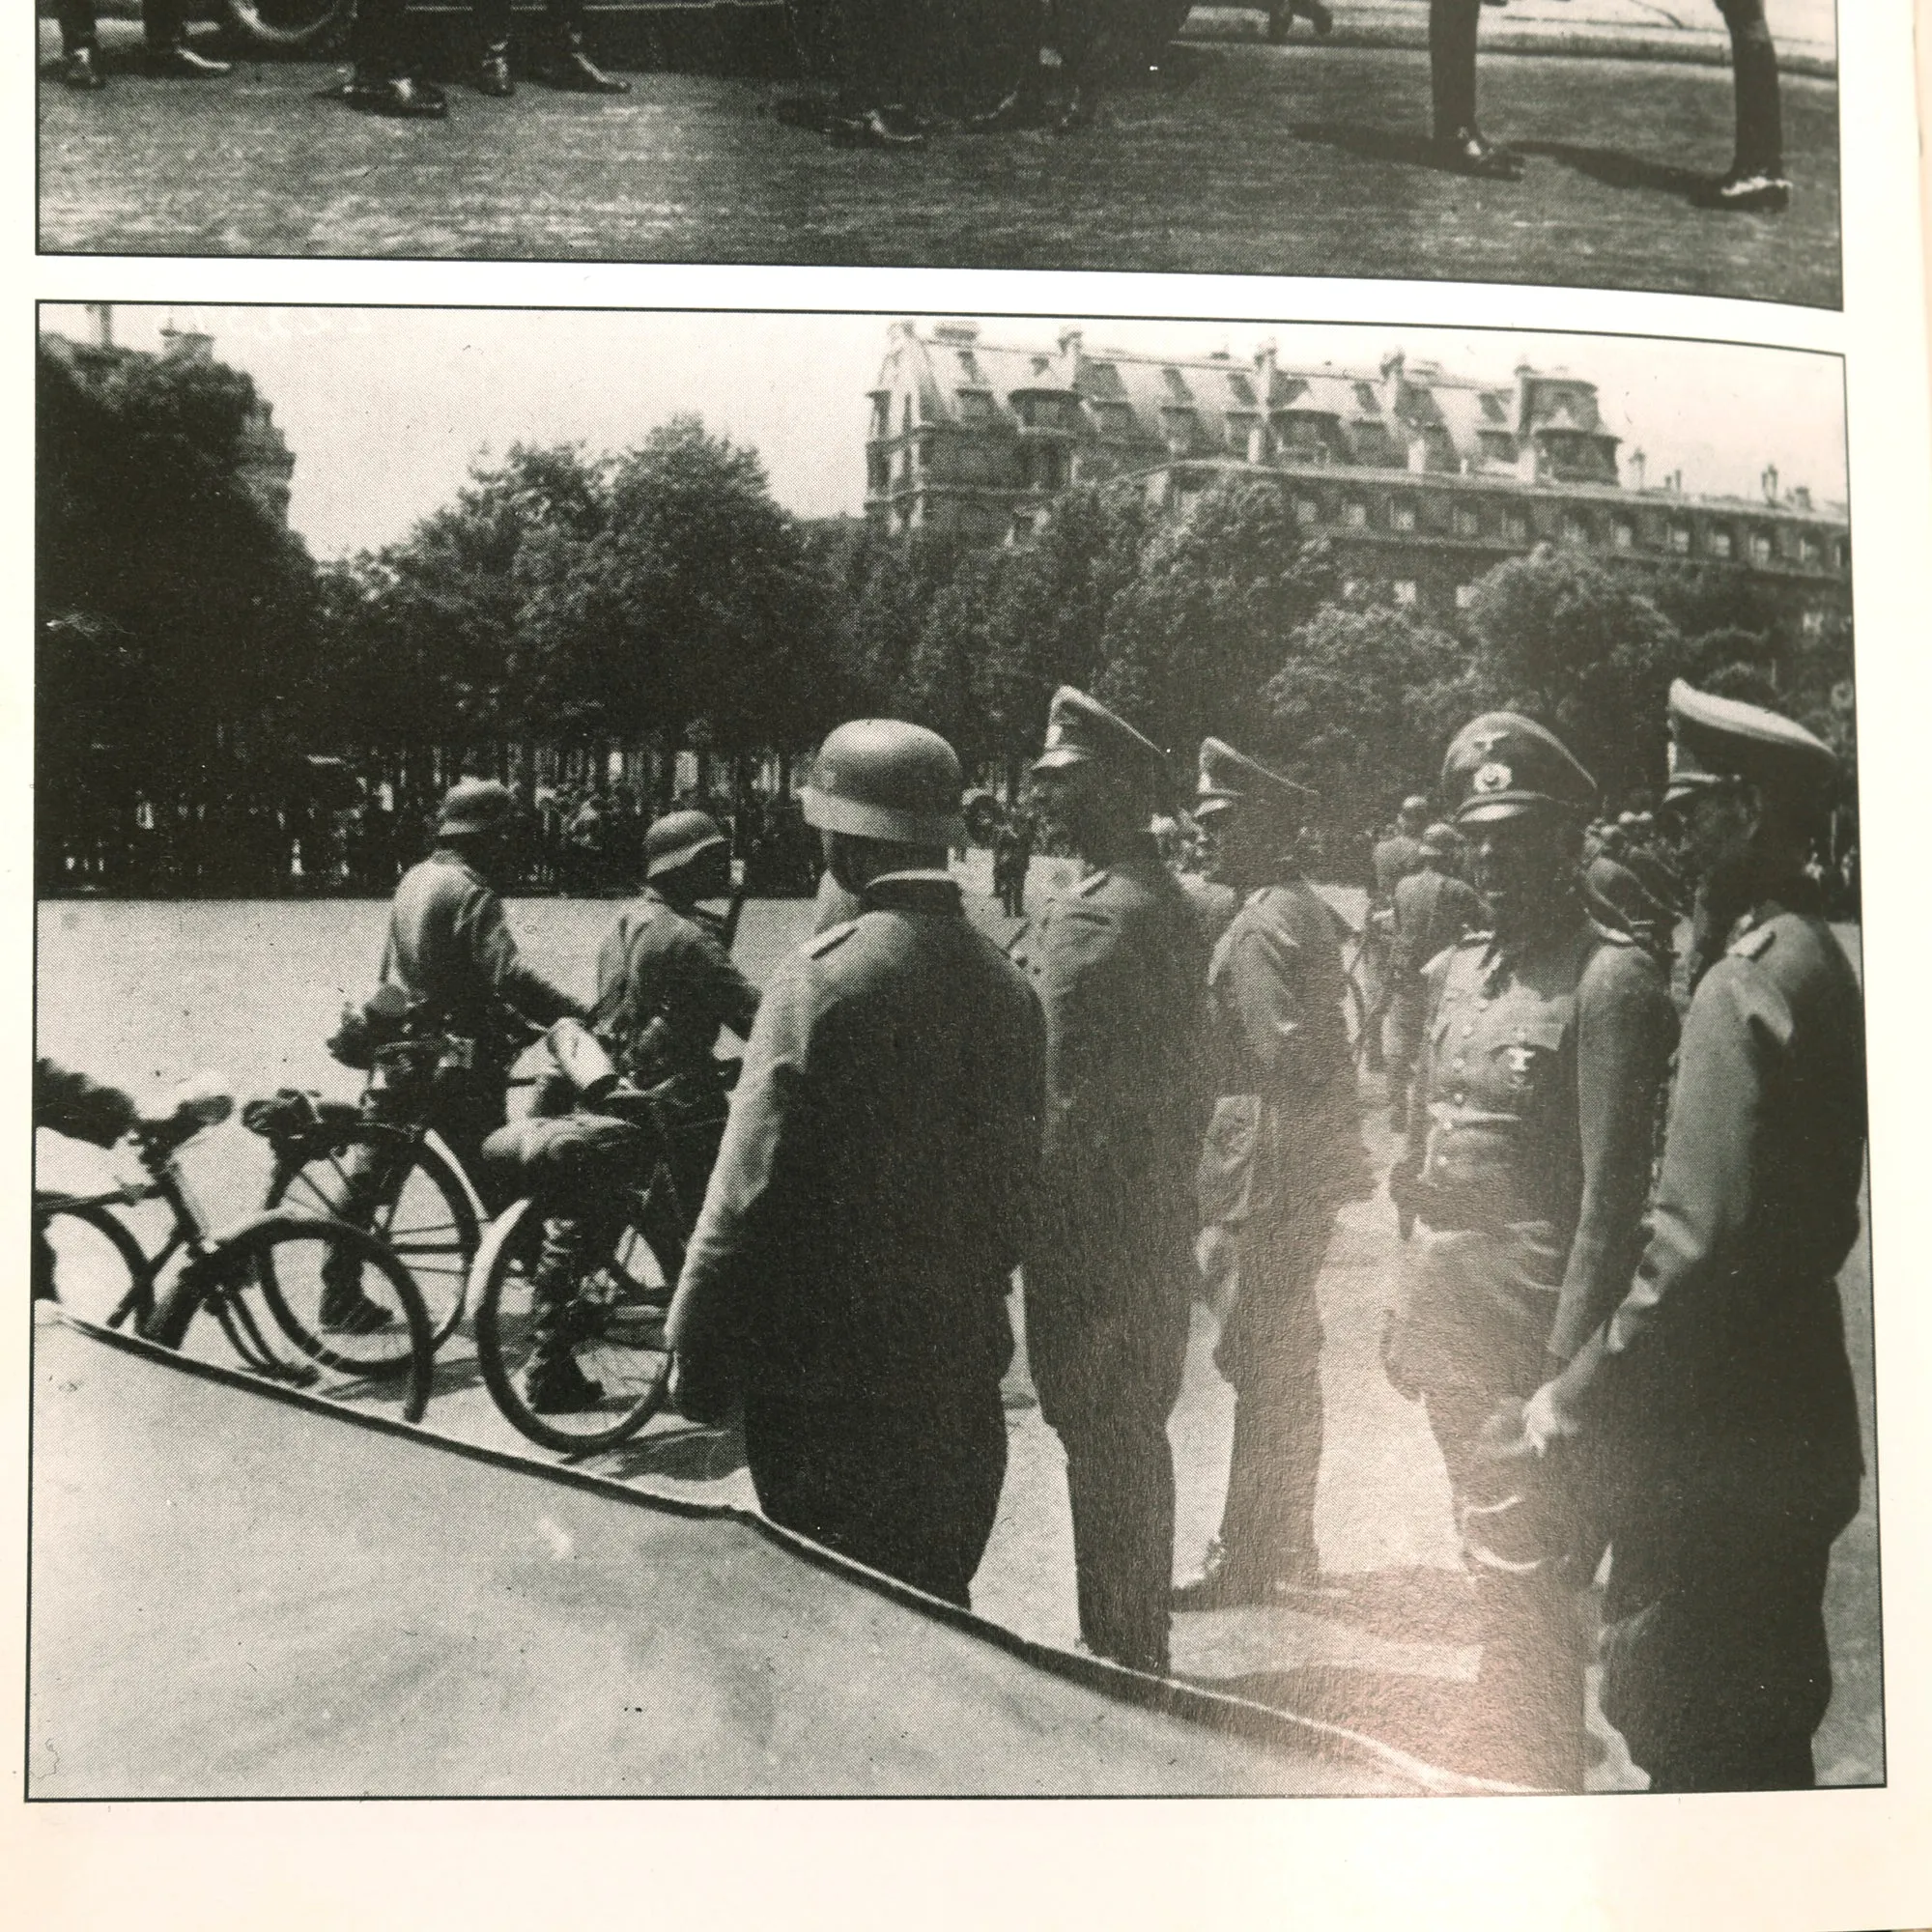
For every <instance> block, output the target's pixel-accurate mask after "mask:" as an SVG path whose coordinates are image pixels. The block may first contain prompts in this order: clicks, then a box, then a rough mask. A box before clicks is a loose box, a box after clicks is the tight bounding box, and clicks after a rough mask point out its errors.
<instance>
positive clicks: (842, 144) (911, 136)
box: [825, 107, 925, 150]
mask: <svg viewBox="0 0 1932 1932" xmlns="http://www.w3.org/2000/svg"><path fill="white" fill-rule="evenodd" d="M895 112H900V113H902V112H903V110H902V109H899V110H895V109H892V108H886V107H868V108H867V110H866V111H865V112H864V113H863V114H858V115H853V116H850V117H841V118H835V119H833V120H831V121H829V122H827V123H826V128H825V138H826V140H827V142H828V143H829V144H830V145H831V146H833V147H835V148H890V149H895V150H900V149H908V148H923V147H924V146H925V136H924V135H923V134H921V133H918V132H915V131H914V130H912V129H911V128H906V127H904V126H903V125H902V124H899V125H895V122H894V121H893V120H891V119H889V118H888V116H889V115H892V114H894V113H895Z"/></svg>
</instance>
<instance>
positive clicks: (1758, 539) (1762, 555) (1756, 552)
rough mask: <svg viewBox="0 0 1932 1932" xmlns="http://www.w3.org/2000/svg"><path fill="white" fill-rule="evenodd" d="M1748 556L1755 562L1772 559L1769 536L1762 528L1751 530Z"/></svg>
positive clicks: (1760, 562) (1765, 561)
mask: <svg viewBox="0 0 1932 1932" xmlns="http://www.w3.org/2000/svg"><path fill="white" fill-rule="evenodd" d="M1750 558H1751V561H1752V562H1753V563H1757V564H1765V563H1769V562H1770V561H1771V559H1772V546H1771V538H1770V537H1769V536H1767V535H1766V534H1765V532H1764V531H1763V530H1753V531H1752V532H1751V540H1750Z"/></svg>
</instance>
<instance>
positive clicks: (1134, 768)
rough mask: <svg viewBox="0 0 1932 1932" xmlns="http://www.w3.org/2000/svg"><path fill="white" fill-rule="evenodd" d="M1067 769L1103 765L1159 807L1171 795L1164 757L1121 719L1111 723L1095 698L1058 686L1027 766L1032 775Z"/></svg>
mask: <svg viewBox="0 0 1932 1932" xmlns="http://www.w3.org/2000/svg"><path fill="white" fill-rule="evenodd" d="M1068 765H1103V766H1105V767H1106V768H1107V769H1108V770H1109V771H1112V772H1115V773H1117V774H1119V775H1120V776H1122V777H1123V778H1128V779H1132V780H1136V781H1139V782H1140V783H1141V784H1142V785H1143V786H1144V787H1145V789H1146V790H1147V793H1148V795H1149V797H1150V798H1151V799H1152V800H1154V801H1156V802H1163V803H1164V802H1165V801H1166V800H1167V799H1169V798H1170V797H1171V796H1172V794H1173V790H1174V774H1173V773H1172V771H1170V770H1169V768H1168V762H1167V754H1166V753H1164V752H1163V751H1162V750H1161V749H1160V747H1159V746H1158V745H1156V744H1155V743H1154V742H1153V740H1152V739H1151V738H1144V737H1142V736H1141V734H1140V733H1139V732H1138V731H1136V730H1135V729H1134V727H1133V726H1132V725H1129V724H1128V723H1127V722H1126V720H1125V719H1124V718H1116V717H1115V716H1114V714H1113V713H1112V712H1111V711H1109V710H1108V709H1107V707H1106V706H1105V705H1104V704H1102V703H1100V702H1099V701H1098V699H1096V698H1092V697H1089V696H1087V694H1086V693H1085V692H1084V691H1076V690H1074V688H1073V687H1072V686H1071V685H1070V684H1063V685H1062V686H1061V687H1060V689H1059V690H1058V691H1056V692H1055V693H1054V694H1053V702H1052V704H1051V705H1050V706H1049V707H1048V709H1047V714H1046V743H1045V744H1044V746H1042V747H1041V749H1040V754H1039V756H1038V757H1037V758H1036V759H1035V760H1034V761H1033V769H1034V770H1035V771H1037V772H1052V771H1064V770H1065V768H1066V767H1067V766H1068Z"/></svg>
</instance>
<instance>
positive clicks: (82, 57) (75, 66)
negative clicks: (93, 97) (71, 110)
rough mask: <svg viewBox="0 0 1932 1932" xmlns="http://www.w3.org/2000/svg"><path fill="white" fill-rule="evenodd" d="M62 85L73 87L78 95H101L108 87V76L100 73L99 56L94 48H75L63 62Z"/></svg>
mask: <svg viewBox="0 0 1932 1932" xmlns="http://www.w3.org/2000/svg"><path fill="white" fill-rule="evenodd" d="M60 77H61V85H62V86H63V87H71V88H72V89H73V90H74V92H75V93H76V94H99V92H100V90H101V89H102V88H103V87H105V86H106V85H107V76H106V75H105V74H104V73H102V72H101V71H100V60H99V55H98V54H96V52H95V50H94V49H93V48H92V47H75V48H74V50H73V51H72V52H71V54H69V55H68V56H67V57H66V59H65V60H63V61H62V62H61V76H60Z"/></svg>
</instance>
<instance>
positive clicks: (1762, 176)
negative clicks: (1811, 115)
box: [1711, 0, 1791, 213]
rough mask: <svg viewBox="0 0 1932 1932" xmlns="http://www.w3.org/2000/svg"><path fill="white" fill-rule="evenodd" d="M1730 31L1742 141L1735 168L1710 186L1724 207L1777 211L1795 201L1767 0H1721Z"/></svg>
mask: <svg viewBox="0 0 1932 1932" xmlns="http://www.w3.org/2000/svg"><path fill="white" fill-rule="evenodd" d="M1718 11H1719V13H1720V14H1723V16H1724V24H1725V26H1726V27H1728V28H1729V29H1730V34H1731V71H1732V76H1733V84H1734V86H1735V89H1736V94H1737V145H1736V148H1735V149H1734V151H1733V153H1732V157H1731V167H1730V172H1729V173H1728V174H1726V175H1725V176H1724V177H1723V178H1722V179H1721V180H1720V181H1719V182H1718V183H1716V184H1715V185H1714V186H1713V188H1712V191H1711V199H1712V201H1713V204H1714V205H1715V206H1717V207H1719V208H1728V209H1733V210H1741V211H1744V212H1746V213H1777V212H1778V211H1779V210H1781V209H1783V208H1784V207H1786V206H1787V205H1788V204H1789V202H1790V200H1791V184H1790V182H1788V181H1787V180H1786V179H1785V175H1784V118H1783V107H1782V102H1781V100H1780V99H1779V94H1778V84H1777V49H1776V46H1775V45H1774V44H1773V43H1772V38H1771V27H1770V24H1769V23H1768V22H1767V21H1766V19H1765V17H1764V0H1718Z"/></svg>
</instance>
